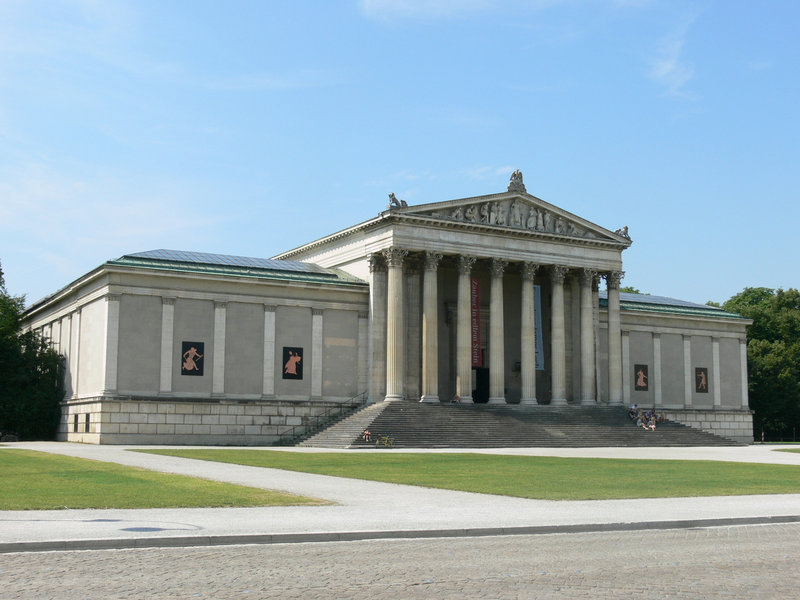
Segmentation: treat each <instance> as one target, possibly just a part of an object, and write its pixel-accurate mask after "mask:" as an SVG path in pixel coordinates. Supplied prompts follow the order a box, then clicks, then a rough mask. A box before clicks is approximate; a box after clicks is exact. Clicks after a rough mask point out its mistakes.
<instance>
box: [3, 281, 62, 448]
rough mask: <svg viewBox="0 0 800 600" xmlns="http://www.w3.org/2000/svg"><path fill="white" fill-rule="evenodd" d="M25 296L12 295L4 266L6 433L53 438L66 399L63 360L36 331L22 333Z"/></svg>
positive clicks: (22, 436) (4, 424) (27, 436)
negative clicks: (7, 283) (8, 290)
mask: <svg viewBox="0 0 800 600" xmlns="http://www.w3.org/2000/svg"><path fill="white" fill-rule="evenodd" d="M24 310H25V297H24V296H11V295H10V294H9V293H8V292H7V291H6V287H5V280H4V279H3V271H2V266H0V382H2V385H0V432H2V433H3V434H6V433H13V434H16V435H17V436H18V437H19V438H20V439H28V440H30V439H53V438H54V437H55V434H56V430H57V428H58V422H59V419H60V416H61V407H60V402H61V399H62V398H63V397H64V388H63V377H62V374H63V373H62V372H63V369H62V365H63V357H62V356H60V355H59V354H58V353H57V352H56V351H55V350H53V349H52V348H50V346H49V345H48V343H47V342H46V341H45V340H43V339H41V338H40V337H39V336H38V335H36V334H34V333H33V332H30V331H29V332H22V331H21V327H20V326H21V323H22V316H23V312H24Z"/></svg>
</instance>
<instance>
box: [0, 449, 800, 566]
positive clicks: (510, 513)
mask: <svg viewBox="0 0 800 600" xmlns="http://www.w3.org/2000/svg"><path fill="white" fill-rule="evenodd" d="M7 446H8V447H16V448H26V449H30V450H40V451H44V452H52V453H57V454H65V455H70V456H76V457H81V458H89V459H94V460H101V461H108V462H114V463H119V464H124V465H130V466H137V467H143V468H146V469H152V470H155V471H162V472H167V473H180V474H184V475H191V476H197V477H204V478H207V479H214V480H219V481H227V482H231V483H237V484H242V485H248V486H252V487H259V488H267V489H275V490H283V491H287V492H292V493H297V494H301V495H305V496H312V497H316V498H322V499H326V500H330V501H332V502H334V503H335V504H333V505H330V506H317V507H264V508H222V509H219V508H216V509H146V510H69V511H65V510H64V511H3V512H0V552H14V551H23V550H58V549H92V548H131V547H153V546H192V545H196V546H202V545H214V544H225V543H276V542H293V541H331V540H355V539H371V538H386V537H395V538H398V537H447V536H465V535H498V534H505V535H508V534H530V533H549V532H569V531H572V532H578V531H615V530H617V531H619V530H640V529H658V528H675V527H694V526H707V525H718V524H729V523H764V522H778V523H780V522H797V521H800V494H784V495H763V496H723V497H710V498H657V499H644V500H594V501H546V500H528V499H523V498H510V497H505V496H492V495H486V494H473V493H468V492H454V491H448V490H434V489H427V488H419V487H413V486H406V485H397V484H389V483H379V482H372V481H361V480H355V479H343V478H338V477H329V476H325V475H312V474H306V473H295V472H291V471H281V470H277V469H262V468H256V467H247V466H239V465H229V464H224V463H212V462H205V461H195V460H188V459H183V458H172V457H166V456H157V455H150V454H142V453H138V452H129V451H128V449H127V448H128V447H123V446H92V445H81V444H68V443H55V442H52V443H44V442H42V443H19V444H7ZM136 448H142V446H137V447H136ZM283 451H306V452H308V451H314V450H313V449H304V450H298V449H284V450H283ZM349 452H352V451H349ZM381 452H386V450H381ZM475 452H486V453H504V454H527V455H549V456H596V457H613V458H663V459H670V458H680V459H690V460H726V461H739V462H760V463H778V464H794V465H800V454H795V453H785V452H775V451H773V447H770V446H749V447H732V448H631V449H627V448H598V449H542V448H535V449H510V450H505V449H496V450H475ZM0 461H2V448H0ZM0 464H1V462H0Z"/></svg>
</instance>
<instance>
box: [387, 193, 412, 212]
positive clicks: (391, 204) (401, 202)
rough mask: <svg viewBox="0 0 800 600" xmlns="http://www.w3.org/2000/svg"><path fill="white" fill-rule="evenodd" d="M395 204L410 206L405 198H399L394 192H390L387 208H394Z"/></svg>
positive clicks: (403, 206) (400, 206)
mask: <svg viewBox="0 0 800 600" xmlns="http://www.w3.org/2000/svg"><path fill="white" fill-rule="evenodd" d="M395 206H397V207H399V208H405V207H407V206H408V203H407V202H406V201H405V200H398V199H397V196H395V195H394V192H392V193H390V194H389V206H388V207H387V208H394V207H395Z"/></svg>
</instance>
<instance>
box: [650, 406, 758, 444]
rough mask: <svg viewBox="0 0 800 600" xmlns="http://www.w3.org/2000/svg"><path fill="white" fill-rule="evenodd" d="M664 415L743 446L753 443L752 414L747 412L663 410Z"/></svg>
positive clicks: (671, 419)
mask: <svg viewBox="0 0 800 600" xmlns="http://www.w3.org/2000/svg"><path fill="white" fill-rule="evenodd" d="M664 415H665V416H666V418H667V419H669V420H670V421H676V422H678V423H682V424H683V425H686V426H687V427H693V428H694V429H700V430H701V431H707V432H708V433H713V434H714V435H718V436H720V437H724V438H728V439H729V440H734V441H736V442H741V443H743V444H752V443H753V413H752V411H749V410H665V411H664Z"/></svg>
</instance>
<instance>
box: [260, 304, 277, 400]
mask: <svg viewBox="0 0 800 600" xmlns="http://www.w3.org/2000/svg"><path fill="white" fill-rule="evenodd" d="M261 394H262V395H263V396H264V398H274V397H275V307H274V306H271V305H267V304H265V305H264V374H263V378H262V388H261Z"/></svg>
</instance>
